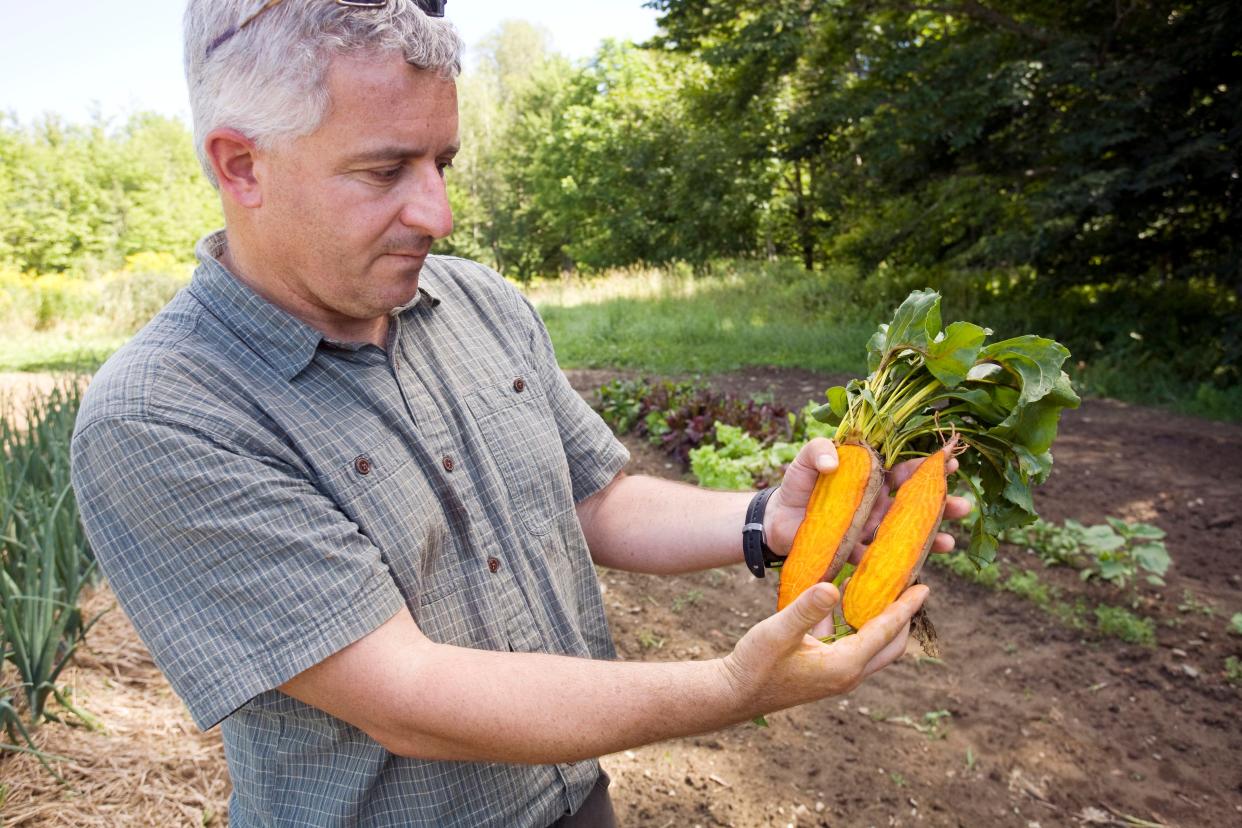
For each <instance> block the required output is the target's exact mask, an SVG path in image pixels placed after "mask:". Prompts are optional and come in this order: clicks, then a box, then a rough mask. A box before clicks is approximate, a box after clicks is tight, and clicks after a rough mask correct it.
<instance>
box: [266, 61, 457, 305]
mask: <svg viewBox="0 0 1242 828" xmlns="http://www.w3.org/2000/svg"><path fill="white" fill-rule="evenodd" d="M328 90H329V92H330V94H331V96H332V97H331V100H332V105H331V108H330V109H329V114H328V116H327V118H325V119H324V121H323V123H322V124H321V125H320V127H319V128H318V129H317V130H316V131H315V132H314V133H312V134H311V135H308V136H305V137H302V138H297V139H293V140H291V141H288V142H285V143H283V144H281V145H279V146H277V147H275V148H273V149H271V150H269V151H267V152H263V153H261V155H260V156H259V158H258V159H257V160H256V164H255V171H256V175H257V176H259V179H260V182H261V186H262V192H263V204H262V207H261V209H260V211H259V213H260V215H259V216H257V219H258V223H257V224H256V227H257V229H258V232H259V235H260V239H261V245H262V251H263V252H262V255H263V256H264V258H265V260H264V261H262V262H259V263H257V264H258V265H259V266H260V267H262V268H263V270H264V272H265V273H266V274H268V275H269V277H275V278H276V279H277V280H278V283H279V288H278V289H279V290H281V291H282V292H283V293H285V294H286V295H291V298H295V302H296V304H297V305H298V306H300V307H302V308H303V309H304V310H306V311H309V315H311V316H316V317H321V318H322V319H324V320H326V321H329V322H347V321H349V320H358V321H360V320H373V319H377V318H379V317H382V316H384V315H385V314H387V313H388V312H389V311H390V310H392V309H393V308H394V307H397V306H400V305H404V304H406V303H407V302H409V301H410V300H411V299H413V298H414V296H415V294H416V293H417V292H418V274H419V271H420V270H421V269H422V266H423V262H424V260H425V259H426V257H427V254H428V251H429V250H430V248H431V243H432V241H433V240H435V239H439V238H443V237H444V236H447V235H448V234H449V233H450V232H451V231H452V229H453V215H452V212H451V210H450V209H449V204H448V196H447V193H446V191H445V185H444V171H445V168H446V167H447V166H449V163H450V162H451V161H452V158H453V156H454V154H455V153H456V152H457V147H458V138H457V88H456V85H455V84H454V82H453V81H452V80H449V79H445V78H442V77H440V76H439V75H438V74H436V73H434V72H428V71H423V70H419V69H415V68H414V67H412V66H410V65H408V64H407V63H405V62H404V61H403V60H401V59H400V57H394V56H391V55H384V56H369V57H365V58H364V57H349V58H345V57H338V58H336V59H334V60H333V62H332V65H331V67H330V68H329V71H328Z"/></svg>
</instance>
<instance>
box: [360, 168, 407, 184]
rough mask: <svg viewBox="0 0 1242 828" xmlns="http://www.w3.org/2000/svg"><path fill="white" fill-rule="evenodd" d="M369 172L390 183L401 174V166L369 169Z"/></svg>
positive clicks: (378, 179)
mask: <svg viewBox="0 0 1242 828" xmlns="http://www.w3.org/2000/svg"><path fill="white" fill-rule="evenodd" d="M367 174H368V175H370V176H371V178H373V179H375V180H376V181H378V182H380V183H382V184H389V183H391V182H393V181H396V180H397V176H399V175H401V167H399V166H397V167H385V168H384V169H380V170H369V171H368V172H367Z"/></svg>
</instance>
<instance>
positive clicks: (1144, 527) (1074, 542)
mask: <svg viewBox="0 0 1242 828" xmlns="http://www.w3.org/2000/svg"><path fill="white" fill-rule="evenodd" d="M1164 536H1165V533H1164V530H1162V529H1160V528H1159V527H1157V526H1152V525H1151V524H1147V523H1127V522H1126V521H1123V520H1119V519H1118V518H1114V517H1109V518H1107V523H1103V524H1098V525H1095V526H1084V525H1082V524H1081V523H1079V522H1078V521H1076V520H1066V521H1065V524H1064V526H1057V525H1056V524H1055V523H1050V522H1047V521H1043V520H1037V521H1036V522H1035V523H1033V524H1032V525H1030V526H1027V527H1021V528H1014V529H1010V530H1008V531H1007V532H1006V533H1005V535H1004V540H1005V541H1006V542H1008V543H1013V544H1017V545H1020V546H1024V547H1026V548H1027V549H1030V550H1031V551H1032V552H1034V553H1035V554H1037V555H1039V557H1040V558H1042V559H1043V561H1044V563H1045V565H1048V566H1054V565H1061V566H1071V567H1075V568H1078V569H1080V570H1081V572H1082V576H1083V579H1084V580H1086V579H1088V578H1093V577H1098V578H1101V579H1103V580H1105V581H1108V582H1109V583H1112V584H1114V585H1116V586H1119V587H1124V586H1125V585H1126V584H1127V583H1129V582H1130V581H1132V580H1134V579H1135V578H1136V577H1137V576H1138V574H1139V571H1140V570H1141V571H1143V572H1145V573H1146V580H1147V582H1148V583H1150V584H1153V585H1156V586H1161V585H1163V584H1164V579H1163V575H1164V574H1165V572H1167V571H1168V569H1169V566H1170V564H1171V559H1170V557H1169V552H1168V549H1167V547H1166V546H1165V544H1164Z"/></svg>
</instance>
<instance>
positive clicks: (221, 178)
mask: <svg viewBox="0 0 1242 828" xmlns="http://www.w3.org/2000/svg"><path fill="white" fill-rule="evenodd" d="M203 146H204V148H205V149H206V152H207V160H208V161H209V162H210V163H211V169H212V171H214V172H215V174H216V181H218V182H219V183H220V192H221V193H222V194H224V195H225V197H227V198H228V199H230V200H231V201H233V202H234V203H236V204H237V205H238V206H240V207H249V208H255V207H262V206H263V191H262V188H261V187H260V185H259V179H258V178H257V177H256V175H255V169H254V168H255V161H256V155H257V154H258V151H259V150H258V147H256V146H255V143H254V141H251V140H250V139H249V138H247V137H246V136H245V135H243V134H242V133H240V132H238V131H237V130H235V129H232V128H230V127H220V128H218V129H213V130H212V131H211V132H209V133H207V137H206V139H204V142H203Z"/></svg>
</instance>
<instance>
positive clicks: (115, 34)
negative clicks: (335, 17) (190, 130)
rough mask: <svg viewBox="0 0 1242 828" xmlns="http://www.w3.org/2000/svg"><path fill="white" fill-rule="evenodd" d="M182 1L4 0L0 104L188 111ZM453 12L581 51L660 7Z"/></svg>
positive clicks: (620, 34) (503, 7)
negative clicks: (548, 35)
mask: <svg viewBox="0 0 1242 828" xmlns="http://www.w3.org/2000/svg"><path fill="white" fill-rule="evenodd" d="M327 1H328V0H325V2H327ZM254 2H255V3H256V6H257V5H260V4H261V3H260V0H254ZM184 6H185V4H184V2H182V0H85V2H83V0H70V2H68V3H47V2H32V0H0V20H2V21H4V23H3V26H2V27H0V112H6V113H15V114H16V115H17V117H18V119H19V120H20V121H21V122H22V123H29V122H30V121H31V120H32V119H34V118H36V117H38V116H39V115H42V114H44V113H47V112H54V113H57V114H59V115H61V116H62V117H63V118H65V119H66V120H68V121H71V122H82V121H86V120H88V119H89V118H91V117H92V115H93V114H94V113H95V112H96V111H98V112H99V113H100V114H102V115H104V116H106V117H109V118H112V117H117V116H120V117H124V116H125V115H127V114H129V113H131V112H137V111H141V110H154V111H156V112H160V113H163V114H165V115H176V116H180V117H182V118H185V119H186V120H187V121H188V119H189V104H188V103H187V101H186V94H185V81H184V76H183V74H182V68H181V13H182V10H183V9H184ZM447 12H448V17H449V19H451V20H452V21H453V22H454V23H455V24H456V25H457V28H458V30H459V31H460V32H461V34H462V37H463V38H464V39H465V41H466V43H467V44H469V45H473V44H475V43H477V42H478V41H480V40H481V39H483V38H484V37H485V36H487V35H488V34H489V33H491V32H492V31H494V30H495V29H496V27H497V26H498V25H499V24H500V22H501V21H502V20H505V19H509V18H520V19H524V20H529V21H530V22H532V23H536V24H538V25H540V26H543V27H545V28H547V29H548V30H549V31H551V32H552V37H553V45H554V48H555V49H556V50H557V51H559V52H560V53H562V54H564V55H567V56H569V57H571V58H578V59H581V58H586V57H589V56H590V55H591V54H592V53H593V52H594V51H595V47H596V46H597V45H598V44H599V42H600V40H602V39H603V38H605V37H613V38H619V39H622V40H638V41H641V40H645V39H646V38H648V37H650V36H651V35H653V34H655V30H656V24H655V21H656V13H655V12H654V11H652V10H650V9H645V8H643V0H537V2H529V3H515V2H513V0H449V2H448V6H447ZM468 63H469V57H467V64H468Z"/></svg>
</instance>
